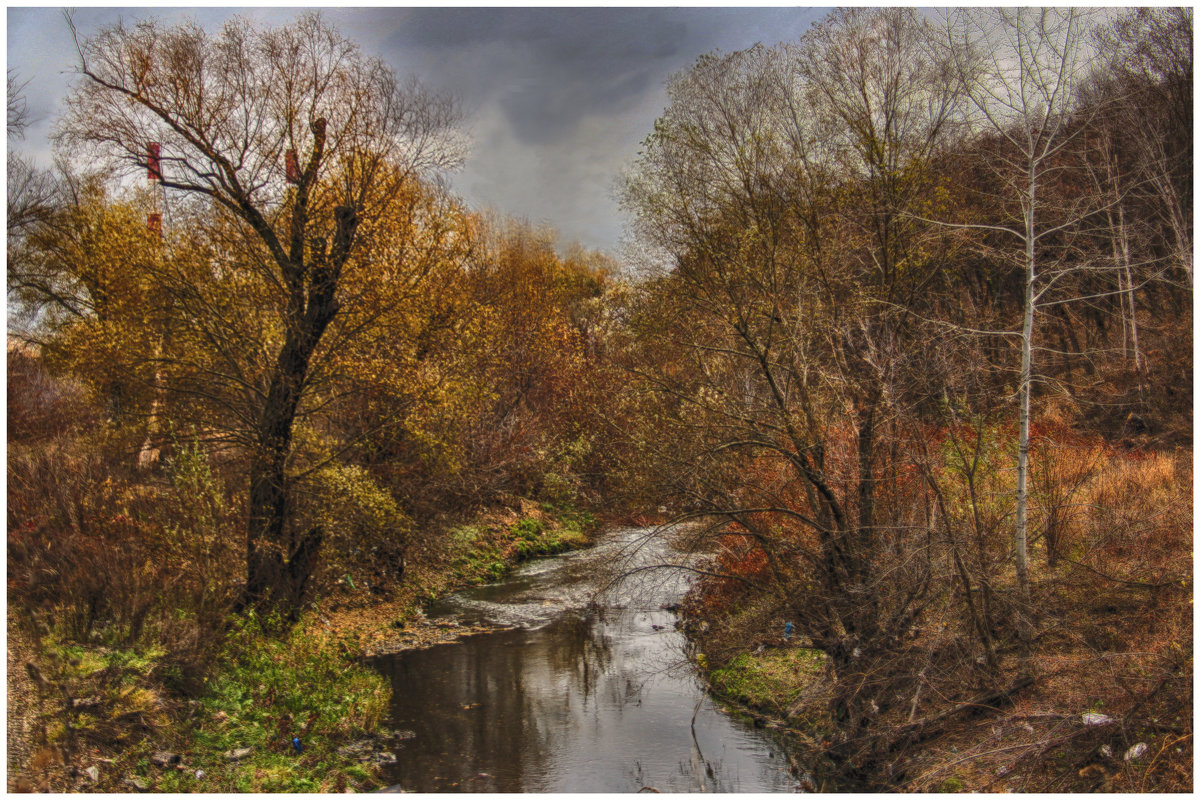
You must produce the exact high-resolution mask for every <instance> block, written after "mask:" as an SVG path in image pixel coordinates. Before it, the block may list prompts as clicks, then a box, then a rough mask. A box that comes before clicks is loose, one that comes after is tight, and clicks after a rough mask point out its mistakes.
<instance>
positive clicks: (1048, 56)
mask: <svg viewBox="0 0 1200 800" xmlns="http://www.w3.org/2000/svg"><path fill="white" fill-rule="evenodd" d="M946 23H947V24H946V30H947V38H946V46H947V49H948V52H949V53H950V54H951V55H952V57H953V59H954V61H955V66H956V68H957V71H958V74H959V76H960V79H961V80H962V83H963V88H964V91H965V92H966V94H967V96H968V97H969V98H970V101H971V113H970V116H969V121H970V122H971V123H973V124H974V125H975V126H976V127H977V128H979V129H981V130H982V131H984V132H990V134H992V135H994V136H996V137H998V139H999V140H1000V142H1001V143H1002V147H1001V148H1000V150H999V152H998V153H996V154H994V155H993V157H992V160H991V162H990V165H991V167H992V169H993V171H994V174H995V176H996V178H997V180H998V181H999V182H1000V185H1001V186H1002V187H1003V191H1004V192H1005V194H1006V197H1005V198H1002V199H1006V200H1008V201H1009V208H1010V209H1011V215H1010V216H1009V218H1006V219H999V220H997V221H996V222H994V223H988V224H974V223H966V224H961V225H960V227H964V228H972V229H975V230H979V231H983V232H986V233H988V234H998V235H1000V236H1001V237H1007V239H1008V240H1009V241H1011V242H1013V244H1014V245H1015V247H1014V248H1013V249H1012V250H1010V251H1009V252H1010V255H1011V257H1012V258H1013V260H1014V261H1016V262H1017V263H1019V264H1020V266H1021V269H1022V272H1023V274H1024V281H1023V283H1024V292H1023V303H1022V308H1023V314H1022V324H1021V331H1020V334H1019V336H1020V350H1021V366H1020V373H1019V377H1018V386H1017V393H1018V397H1019V405H1020V411H1019V432H1018V455H1017V490H1016V534H1015V557H1016V571H1017V583H1018V588H1019V591H1020V594H1021V597H1022V598H1023V599H1024V600H1025V601H1028V599H1029V568H1028V555H1027V549H1028V538H1029V537H1028V527H1029V523H1028V473H1029V423H1030V402H1031V398H1032V394H1033V384H1034V382H1035V379H1036V378H1035V371H1034V364H1033V355H1034V351H1035V347H1034V318H1035V315H1036V313H1037V310H1038V308H1039V303H1040V302H1041V301H1042V299H1043V297H1044V296H1045V294H1046V292H1047V291H1049V290H1050V288H1051V287H1052V286H1053V284H1054V283H1055V282H1056V281H1057V280H1058V278H1060V277H1061V272H1057V273H1056V272H1055V271H1054V270H1053V269H1052V268H1050V266H1049V265H1048V263H1047V261H1046V259H1045V258H1044V257H1043V254H1042V253H1043V249H1044V247H1045V245H1046V244H1047V242H1048V240H1049V238H1050V237H1053V236H1055V235H1058V234H1060V233H1062V232H1063V231H1065V230H1067V229H1068V228H1070V227H1072V226H1075V225H1077V224H1078V223H1079V222H1080V221H1081V220H1083V219H1085V218H1086V217H1087V216H1088V215H1089V214H1091V213H1093V212H1094V211H1095V210H1096V209H1097V203H1096V202H1095V201H1094V198H1093V197H1092V196H1090V195H1085V196H1083V197H1079V198H1076V199H1075V201H1074V202H1073V203H1072V204H1071V205H1070V207H1068V208H1065V209H1064V208H1059V209H1056V213H1054V214H1053V215H1050V214H1047V211H1048V205H1049V204H1048V203H1047V200H1046V199H1045V198H1044V196H1043V191H1044V190H1045V189H1046V185H1047V184H1048V183H1049V181H1050V180H1051V177H1052V176H1053V174H1054V173H1055V172H1057V171H1059V170H1060V169H1061V163H1060V161H1059V156H1060V155H1061V154H1062V153H1063V151H1064V149H1065V148H1067V147H1069V146H1071V145H1072V144H1073V143H1075V142H1076V140H1077V139H1079V138H1080V137H1081V134H1082V133H1083V132H1084V131H1085V130H1086V129H1087V125H1088V122H1089V120H1087V119H1078V118H1075V117H1073V115H1072V113H1073V112H1074V111H1076V109H1077V103H1078V100H1079V91H1080V89H1081V87H1082V86H1083V84H1084V82H1085V80H1086V78H1087V77H1088V74H1087V67H1088V65H1089V64H1090V63H1091V60H1092V57H1093V55H1094V49H1093V47H1092V44H1091V41H1092V40H1091V38H1090V36H1091V30H1090V28H1089V24H1090V16H1089V13H1088V12H1086V11H1084V10H1081V9H1066V10H1057V9H1037V8H1012V9H998V10H994V11H993V10H970V11H954V12H951V13H950V14H948V15H947V17H946ZM1094 111H1095V109H1093V113H1094ZM1000 207H1003V206H1000ZM1043 215H1045V216H1046V218H1045V219H1044V218H1043ZM1021 628H1022V630H1023V631H1024V632H1025V634H1026V635H1027V634H1028V620H1027V619H1026V618H1025V617H1024V615H1022V625H1021Z"/></svg>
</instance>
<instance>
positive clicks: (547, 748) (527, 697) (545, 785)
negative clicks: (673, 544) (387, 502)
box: [375, 529, 795, 792]
mask: <svg viewBox="0 0 1200 800" xmlns="http://www.w3.org/2000/svg"><path fill="white" fill-rule="evenodd" d="M649 534H650V530H648V529H621V530H611V531H608V532H606V533H605V534H604V535H603V536H602V537H601V539H600V541H599V542H598V543H597V544H596V545H595V546H594V547H592V548H589V549H587V550H581V551H578V552H574V553H569V554H567V555H564V556H559V557H557V558H551V559H543V560H539V561H534V562H530V563H528V564H526V565H524V566H522V567H521V568H520V569H518V570H516V571H515V572H513V573H512V574H511V575H510V576H509V577H508V578H507V579H506V580H504V581H503V582H500V583H496V584H491V585H488V586H481V587H478V588H476V589H472V590H469V591H465V592H462V593H459V594H457V595H453V596H451V597H449V598H446V599H445V600H444V601H442V602H441V603H439V604H438V605H437V606H436V607H435V608H434V609H432V610H431V615H433V616H438V617H447V618H451V619H459V620H462V621H463V622H464V623H483V622H487V623H492V624H498V625H504V626H508V627H509V629H508V630H504V631H500V632H497V633H491V634H483V635H478V636H472V637H467V638H465V639H463V640H462V641H461V642H458V643H455V644H448V645H442V646H438V647H433V648H430V649H427V650H413V651H407V652H402V653H398V654H396V655H393V656H385V657H381V658H379V659H377V660H376V661H375V665H376V667H377V668H378V669H380V670H381V671H383V672H384V674H386V675H388V676H390V678H391V681H392V686H393V689H394V692H393V697H394V699H393V702H392V721H391V722H392V725H393V726H394V727H395V728H398V729H401V730H406V731H410V732H411V733H412V734H413V736H412V737H411V738H409V739H407V740H406V741H404V743H403V746H402V748H401V749H399V750H398V751H397V752H396V755H397V757H398V758H397V762H396V763H395V764H392V765H389V766H387V767H385V768H384V769H385V776H386V777H387V779H388V780H389V781H390V782H391V783H393V784H394V786H393V787H392V788H393V790H408V791H418V792H436V791H453V792H468V791H479V792H636V791H638V790H640V789H643V788H646V787H649V788H653V789H657V790H659V791H661V792H688V791H708V792H768V791H789V790H791V788H792V786H793V785H794V783H795V781H794V780H793V779H792V778H791V777H790V776H789V774H788V769H787V758H786V756H785V751H784V749H783V746H782V743H781V742H780V741H779V740H778V739H776V738H775V734H773V733H772V732H771V731H766V730H758V729H755V728H753V727H752V726H750V725H748V724H745V723H743V722H740V721H738V720H736V719H733V718H731V717H730V716H728V715H726V714H724V713H722V712H721V711H719V710H718V708H717V706H716V705H715V704H713V703H712V702H711V701H710V700H709V699H708V697H707V696H706V695H705V694H704V692H703V689H702V687H701V685H700V683H699V681H698V680H697V678H696V674H695V672H694V670H693V668H692V666H691V665H690V664H689V662H688V661H687V660H686V659H685V657H684V646H685V641H684V637H683V635H682V634H680V633H679V632H677V631H676V630H675V628H674V624H675V621H676V617H675V614H674V613H672V612H670V611H667V610H664V607H665V606H669V605H672V604H674V603H676V602H678V601H679V600H680V599H681V598H682V596H683V594H684V593H685V592H686V591H687V585H688V577H687V575H686V574H685V573H681V572H679V571H675V570H670V571H668V570H653V569H644V568H646V567H650V566H652V565H655V564H660V563H663V562H664V561H666V560H668V559H669V556H670V553H669V545H668V544H666V542H665V541H663V539H662V537H654V536H650V535H649ZM639 568H642V569H641V571H638V570H639ZM631 573H632V574H631ZM620 575H625V577H623V578H622V577H619V576H620ZM593 601H594V602H593ZM693 714H694V715H695V725H694V727H693V724H692V721H693Z"/></svg>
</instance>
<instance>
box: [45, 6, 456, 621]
mask: <svg viewBox="0 0 1200 800" xmlns="http://www.w3.org/2000/svg"><path fill="white" fill-rule="evenodd" d="M77 43H78V55H79V64H78V67H77V70H76V72H77V75H78V79H77V81H76V83H75V86H74V89H73V91H72V93H71V96H70V98H69V100H68V101H67V107H68V109H69V111H68V112H67V114H66V115H65V117H64V118H63V119H62V121H61V123H60V125H59V128H58V133H57V141H58V144H59V145H60V146H62V147H64V148H80V149H81V152H87V153H93V154H95V155H96V156H98V157H100V158H103V159H105V160H106V161H107V163H111V164H113V165H114V166H118V167H121V166H123V167H124V168H125V169H127V170H128V171H129V172H130V173H131V174H134V175H138V176H144V175H145V174H146V171H147V170H148V169H150V170H153V171H154V172H155V173H156V175H155V177H157V178H158V179H159V182H160V184H161V187H162V188H163V190H164V192H165V196H166V197H167V198H168V203H169V202H171V200H170V198H172V197H181V198H192V199H198V200H202V201H204V202H206V203H208V204H209V205H210V206H211V208H212V209H213V210H214V211H215V212H216V213H218V214H219V215H222V216H224V217H225V218H226V219H227V220H228V223H227V224H228V228H229V230H230V231H232V232H234V233H236V234H237V235H240V236H241V237H243V239H244V241H245V242H247V243H248V245H252V249H251V253H252V254H254V253H261V256H260V257H251V258H246V259H243V260H242V261H241V262H240V263H238V264H235V265H232V268H233V269H242V270H246V269H250V270H258V271H260V272H261V274H262V275H263V277H264V280H265V281H266V282H267V284H268V285H269V286H270V291H271V293H272V295H273V299H276V300H277V301H278V302H275V303H273V304H272V307H273V308H274V309H276V313H277V315H278V316H277V319H275V320H273V321H272V322H273V330H274V333H273V334H272V333H268V332H266V331H264V336H263V338H262V339H261V340H260V346H261V347H262V348H264V349H265V350H267V351H270V352H272V353H273V357H272V362H273V366H272V368H271V369H270V371H269V372H268V373H267V374H266V375H265V376H264V378H263V381H262V383H261V384H250V385H247V386H246V387H245V389H246V392H247V393H248V394H249V395H252V396H253V397H254V398H255V404H256V409H255V412H254V415H253V418H252V419H251V420H250V423H251V429H252V431H253V434H254V443H253V448H252V451H251V456H250V459H249V461H250V465H249V468H248V471H249V476H248V477H249V515H248V529H247V544H246V547H247V551H246V556H247V577H246V586H245V591H244V596H243V598H242V601H241V603H240V605H241V606H243V607H250V606H259V607H283V608H285V609H288V610H289V611H291V612H292V613H295V611H296V610H297V609H298V604H299V601H300V599H301V597H302V595H303V591H304V588H305V584H306V582H307V579H308V576H309V573H310V571H311V568H312V564H313V562H314V559H315V557H316V553H317V550H318V548H319V546H320V542H321V533H320V531H319V530H312V531H308V532H306V533H303V534H298V533H295V532H292V531H289V530H288V528H287V525H286V522H287V520H288V513H289V512H288V508H289V476H288V460H289V456H290V455H291V452H292V446H293V441H292V440H293V428H294V423H295V419H296V415H297V410H298V408H299V407H300V404H301V402H302V400H303V398H304V396H305V393H306V392H307V391H308V389H309V385H310V380H311V364H312V359H313V356H314V353H315V352H316V351H317V350H318V347H319V345H320V344H321V342H322V339H323V337H324V336H325V334H326V331H327V329H328V328H329V327H330V324H331V323H332V322H333V321H334V320H335V319H336V318H337V317H338V315H339V312H340V310H341V307H342V303H343V301H344V297H343V290H344V285H345V280H346V276H347V271H348V270H349V269H350V268H351V265H353V264H354V263H355V259H356V258H359V257H360V256H361V254H362V251H363V250H364V249H365V248H366V246H367V244H368V242H367V241H366V238H365V237H364V236H363V235H362V231H363V230H364V229H367V228H369V227H371V226H372V225H373V224H374V223H375V222H376V221H377V220H379V219H380V218H382V217H383V216H385V215H386V214H387V213H388V212H389V210H390V209H391V208H392V206H393V204H394V203H396V202H398V201H399V199H400V198H402V197H403V196H404V194H403V192H401V191H399V190H400V188H401V187H402V186H403V185H404V184H405V182H407V181H412V180H415V179H417V178H418V177H419V176H421V175H424V174H427V173H429V172H430V171H434V170H437V169H441V168H445V167H447V166H450V165H452V164H453V163H454V162H455V160H456V159H457V156H458V154H457V152H456V150H455V149H454V147H453V146H452V145H453V137H452V135H451V134H452V132H453V131H452V125H453V123H454V121H455V112H454V109H453V107H452V105H451V104H450V103H449V102H448V101H447V100H445V99H444V98H440V97H437V96H434V95H431V94H429V93H428V92H426V91H425V90H423V89H422V88H421V87H420V86H419V85H418V84H416V83H415V82H409V83H402V82H401V81H399V80H398V79H397V77H396V76H395V75H394V74H393V72H392V71H391V70H390V69H389V68H388V67H387V66H386V65H385V64H384V63H383V62H382V61H380V60H379V59H377V58H371V57H367V56H365V55H363V54H362V53H360V51H359V50H358V48H357V47H356V46H355V45H354V44H353V43H352V42H350V41H348V40H346V39H345V38H344V37H342V36H341V34H339V33H338V32H337V31H336V30H335V29H333V28H332V27H330V26H329V25H328V24H327V23H325V22H324V21H323V20H322V19H321V18H320V16H319V15H317V14H307V15H305V16H303V17H301V18H300V19H299V20H298V21H297V22H295V23H293V24H291V25H288V26H286V27H282V28H278V29H261V28H258V27H256V26H255V25H253V24H252V23H250V22H249V21H247V20H245V19H234V20H232V21H230V22H229V23H227V24H226V25H225V26H224V27H223V28H222V29H221V30H220V31H219V32H218V33H215V34H212V33H209V32H207V31H205V30H204V29H203V28H201V27H200V26H199V25H197V24H195V23H183V24H181V25H177V26H174V27H165V26H163V25H162V24H160V23H158V22H156V21H144V22H138V23H137V24H136V25H134V26H132V27H128V26H126V25H124V24H118V25H116V26H112V27H108V28H104V29H102V30H100V31H99V32H97V33H96V34H94V35H92V36H88V37H83V38H79V39H78V40H77ZM151 144H154V145H157V147H158V148H160V149H159V151H158V152H157V153H152V152H151V149H150V146H151ZM168 219H169V214H168Z"/></svg>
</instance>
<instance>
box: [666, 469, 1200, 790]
mask: <svg viewBox="0 0 1200 800" xmlns="http://www.w3.org/2000/svg"><path fill="white" fill-rule="evenodd" d="M1085 477H1086V478H1087V479H1086V480H1084V479H1082V478H1081V479H1079V481H1078V483H1077V484H1076V485H1075V486H1074V488H1073V490H1072V491H1073V496H1072V499H1073V505H1072V506H1071V507H1072V509H1076V510H1075V511H1073V512H1072V513H1074V514H1076V516H1074V517H1064V519H1061V520H1060V529H1059V531H1058V532H1057V536H1058V539H1057V541H1056V542H1055V546H1056V548H1057V549H1056V551H1052V552H1047V553H1046V555H1045V557H1044V558H1042V557H1038V558H1036V559H1032V558H1031V563H1030V575H1031V580H1030V583H1031V587H1030V600H1029V603H1028V604H1027V606H1025V607H1027V608H1029V609H1031V610H1032V613H1031V624H1032V626H1033V628H1034V630H1033V632H1032V634H1031V636H1030V637H1029V640H1028V641H1027V642H1023V641H1022V640H1021V637H1020V636H1019V635H1017V633H1016V631H1015V630H1014V628H1013V627H1012V625H1011V621H1010V620H1009V619H1007V618H1005V617H1004V616H1002V615H999V614H996V615H994V616H992V617H991V618H990V619H989V620H988V622H989V625H990V628H989V630H988V632H989V633H990V634H991V635H992V637H993V638H992V639H991V642H992V647H993V649H992V651H991V654H992V657H993V658H994V660H995V663H994V664H992V665H989V664H988V663H987V654H986V653H985V652H981V651H980V650H978V649H976V650H975V651H974V652H973V653H972V652H971V651H970V647H971V645H972V637H973V636H974V635H975V630H976V629H974V628H972V627H970V623H971V620H970V618H969V617H968V618H965V619H964V617H963V615H961V612H959V614H957V615H956V614H954V613H952V609H953V608H954V605H953V604H952V601H954V597H953V594H954V593H955V592H957V591H961V589H960V588H959V587H958V586H956V585H954V584H952V583H951V584H949V585H948V586H947V587H945V589H944V592H945V594H944V595H943V596H942V597H935V598H934V599H933V600H930V601H929V611H928V612H927V614H926V617H925V621H924V622H923V623H922V624H920V625H918V626H916V627H915V628H914V629H913V630H912V631H911V632H910V635H909V636H907V637H906V638H905V639H904V640H903V641H900V642H898V643H896V645H895V650H894V653H893V657H892V659H891V660H890V661H888V662H882V661H877V662H875V663H874V664H872V665H869V666H865V667H863V668H862V669H861V671H860V672H858V673H857V674H856V673H855V672H853V671H852V670H853V668H851V670H848V671H847V674H844V675H837V674H835V673H834V671H833V670H831V669H827V668H826V667H825V660H824V656H823V654H820V653H818V652H817V651H815V650H808V649H806V647H805V645H806V644H808V643H807V642H806V641H805V640H804V639H803V637H801V636H800V635H799V634H796V635H795V636H792V637H787V640H786V641H785V632H786V625H787V623H788V622H794V623H795V628H796V629H799V627H800V624H801V623H802V619H801V618H800V616H799V615H801V614H803V613H804V608H803V606H799V605H793V606H791V609H792V610H791V611H788V610H787V608H788V607H787V606H786V605H785V604H783V603H780V602H778V601H777V600H775V599H774V598H772V597H771V596H770V595H768V594H767V593H766V592H757V593H756V592H755V591H753V590H752V589H751V588H747V584H745V583H734V582H731V581H725V582H721V581H720V580H709V581H707V582H704V581H702V582H701V583H700V584H698V587H697V591H695V592H693V594H692V595H690V596H689V598H688V600H687V601H686V602H685V603H684V609H683V614H684V623H683V628H684V630H685V631H686V632H687V633H688V635H689V638H690V640H691V644H692V647H693V651H692V653H693V657H694V659H695V661H696V663H697V665H698V666H699V667H700V669H701V670H702V671H703V674H704V675H705V677H706V679H707V682H708V685H709V688H710V691H711V692H712V693H713V694H714V695H715V696H717V697H719V698H723V699H725V700H727V701H729V702H731V703H732V704H733V707H734V708H735V709H737V710H740V711H743V712H745V713H747V714H748V715H749V716H751V717H752V718H753V719H754V721H755V724H758V725H760V726H765V727H772V728H777V729H780V730H784V731H792V732H795V733H797V734H798V735H797V738H796V741H797V743H798V746H799V747H800V749H802V750H803V751H805V754H803V755H801V756H800V758H799V760H800V761H801V762H804V761H805V759H808V760H809V762H810V763H820V762H821V760H822V759H824V758H825V757H826V755H827V754H829V753H831V752H833V753H837V754H838V755H839V758H840V761H839V763H837V764H836V765H834V764H833V763H832V762H831V763H830V764H829V766H831V767H832V768H833V769H834V771H835V773H837V774H838V775H849V776H850V777H851V778H852V779H853V780H855V781H859V780H861V781H866V782H867V784H866V786H865V787H864V788H867V789H869V790H873V791H906V792H908V791H913V792H958V791H971V792H985V791H989V792H990V791H1023V792H1082V791H1113V792H1177V791H1178V792H1186V791H1190V790H1191V788H1192V769H1193V744H1192V735H1193V719H1192V708H1193V694H1192V676H1193V674H1194V665H1193V657H1192V652H1193V630H1192V602H1193V594H1192V581H1191V577H1190V575H1191V559H1192V555H1191V552H1190V547H1191V521H1192V520H1191V506H1190V500H1191V496H1190V486H1191V482H1192V481H1191V478H1192V472H1191V452H1190V450H1188V451H1177V452H1166V453H1141V452H1114V453H1111V454H1108V455H1107V456H1106V457H1105V458H1103V459H1101V458H1095V459H1094V460H1093V461H1092V462H1091V463H1090V466H1089V472H1088V474H1087V475H1086V476H1085ZM1038 544H1039V547H1045V546H1046V545H1045V543H1044V541H1043V542H1039V543H1038ZM1047 549H1048V548H1047ZM747 553H749V555H753V552H752V551H744V550H736V549H732V548H730V549H727V550H726V551H724V552H723V556H722V557H724V558H725V559H726V560H725V561H724V562H722V563H721V565H720V566H721V567H722V569H724V570H725V571H726V572H727V574H735V575H736V574H739V573H738V572H737V568H738V567H739V566H743V565H744V564H747V563H748V564H749V565H750V566H753V565H754V563H755V562H753V561H749V560H748V559H747V558H746V556H747ZM1040 555H1041V554H1039V556H1040ZM738 557H740V558H742V559H743V562H738V561H736V560H734V559H735V558H738ZM742 574H753V573H751V572H749V570H746V571H744V572H743V573H742ZM1168 576H1169V577H1168ZM986 588H987V589H988V590H989V591H990V592H992V593H993V596H994V597H1008V598H1012V597H1013V596H1015V595H1016V594H1017V592H1016V585H1015V577H1014V576H1013V575H1012V573H1011V572H1004V571H1002V570H999V569H997V570H996V572H995V573H994V578H993V582H992V583H991V584H990V585H989V586H987V587H986ZM977 591H978V589H977ZM855 657H857V654H855ZM868 673H870V674H871V677H872V678H873V679H874V680H877V681H880V682H886V686H887V691H885V692H883V691H881V692H879V693H878V694H877V695H876V697H878V698H879V702H878V704H876V703H875V702H874V701H872V702H871V703H870V705H869V706H868V708H867V709H866V710H865V713H864V714H863V715H862V718H861V720H860V722H859V724H858V725H856V727H855V728H854V729H847V728H846V727H845V726H839V725H837V724H835V720H834V719H833V717H832V709H833V708H834V706H835V698H837V696H838V694H839V689H840V690H841V694H842V696H843V697H844V696H845V694H846V691H845V687H846V686H847V685H849V686H855V685H858V684H856V683H855V681H861V680H862V679H863V678H864V675H866V674H868ZM839 681H841V684H839ZM836 780H837V779H836V778H835V781H836ZM818 783H819V781H818Z"/></svg>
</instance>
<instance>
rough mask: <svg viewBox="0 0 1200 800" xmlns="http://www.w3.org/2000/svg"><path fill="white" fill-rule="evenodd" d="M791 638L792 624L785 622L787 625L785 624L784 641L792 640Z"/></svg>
mask: <svg viewBox="0 0 1200 800" xmlns="http://www.w3.org/2000/svg"><path fill="white" fill-rule="evenodd" d="M791 638H792V623H790V622H785V623H783V640H784V641H785V642H786V641H787V640H788V639H791Z"/></svg>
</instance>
